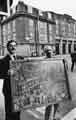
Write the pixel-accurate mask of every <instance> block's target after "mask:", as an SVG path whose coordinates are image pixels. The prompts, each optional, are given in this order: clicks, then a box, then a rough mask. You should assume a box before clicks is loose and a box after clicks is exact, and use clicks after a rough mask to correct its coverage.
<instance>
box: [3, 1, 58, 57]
mask: <svg viewBox="0 0 76 120" xmlns="http://www.w3.org/2000/svg"><path fill="white" fill-rule="evenodd" d="M55 27H56V25H55V22H54V21H51V19H49V18H48V16H47V14H46V13H44V12H43V11H41V10H39V9H36V8H33V7H31V6H27V5H25V4H24V3H23V2H19V3H18V4H17V6H16V7H15V8H14V9H13V10H11V16H10V17H8V18H6V19H4V20H3V21H2V22H1V33H2V35H1V49H2V52H1V54H2V55H4V54H6V52H7V50H6V43H7V41H9V40H11V39H14V40H16V41H17V43H18V46H17V54H21V55H23V56H32V55H35V54H36V55H38V56H41V53H42V49H43V47H50V48H52V49H54V48H55V34H56V33H55V32H56V31H55V30H56V28H55Z"/></svg>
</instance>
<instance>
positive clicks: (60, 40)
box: [46, 12, 76, 54]
mask: <svg viewBox="0 0 76 120" xmlns="http://www.w3.org/2000/svg"><path fill="white" fill-rule="evenodd" d="M46 13H47V14H48V15H49V14H51V16H52V17H51V18H52V19H53V20H54V21H55V22H56V36H55V40H56V41H55V42H56V54H69V53H71V52H73V51H75V50H76V20H75V19H73V18H72V16H69V15H67V14H57V13H54V12H46Z"/></svg>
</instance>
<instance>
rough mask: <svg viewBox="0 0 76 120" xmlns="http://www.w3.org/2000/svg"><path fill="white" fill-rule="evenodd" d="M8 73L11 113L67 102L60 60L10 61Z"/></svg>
mask: <svg viewBox="0 0 76 120" xmlns="http://www.w3.org/2000/svg"><path fill="white" fill-rule="evenodd" d="M10 70H11V71H12V74H10V79H11V92H12V103H13V111H20V110H22V109H28V108H36V107H38V106H43V105H46V106H47V105H49V104H55V103H58V102H60V101H62V100H65V99H68V90H67V84H66V83H67V77H66V75H65V67H64V63H63V61H62V60H61V59H59V60H51V59H48V60H47V59H44V60H29V61H25V60H17V61H11V62H10Z"/></svg>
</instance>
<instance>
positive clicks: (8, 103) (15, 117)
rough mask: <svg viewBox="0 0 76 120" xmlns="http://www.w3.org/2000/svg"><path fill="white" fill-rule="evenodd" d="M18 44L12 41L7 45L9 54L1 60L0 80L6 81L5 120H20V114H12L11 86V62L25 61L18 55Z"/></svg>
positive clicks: (4, 90) (4, 93)
mask: <svg viewBox="0 0 76 120" xmlns="http://www.w3.org/2000/svg"><path fill="white" fill-rule="evenodd" d="M16 46H17V43H16V41H14V40H10V41H8V43H7V50H8V53H7V55H6V56H4V57H3V58H2V59H1V60H0V78H1V79H3V80H4V83H3V95H4V100H5V119H6V120H20V112H12V96H11V85H10V74H9V73H11V71H10V68H9V67H10V65H9V64H10V60H13V61H14V60H16V59H23V57H22V56H17V55H16Z"/></svg>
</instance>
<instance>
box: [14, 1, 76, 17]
mask: <svg viewBox="0 0 76 120" xmlns="http://www.w3.org/2000/svg"><path fill="white" fill-rule="evenodd" d="M13 1H14V2H13V5H15V4H17V2H18V1H24V2H25V3H26V4H28V5H32V6H33V7H36V8H39V9H41V10H47V11H53V12H56V13H60V14H69V15H71V16H72V17H73V18H74V19H76V0H13Z"/></svg>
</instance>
